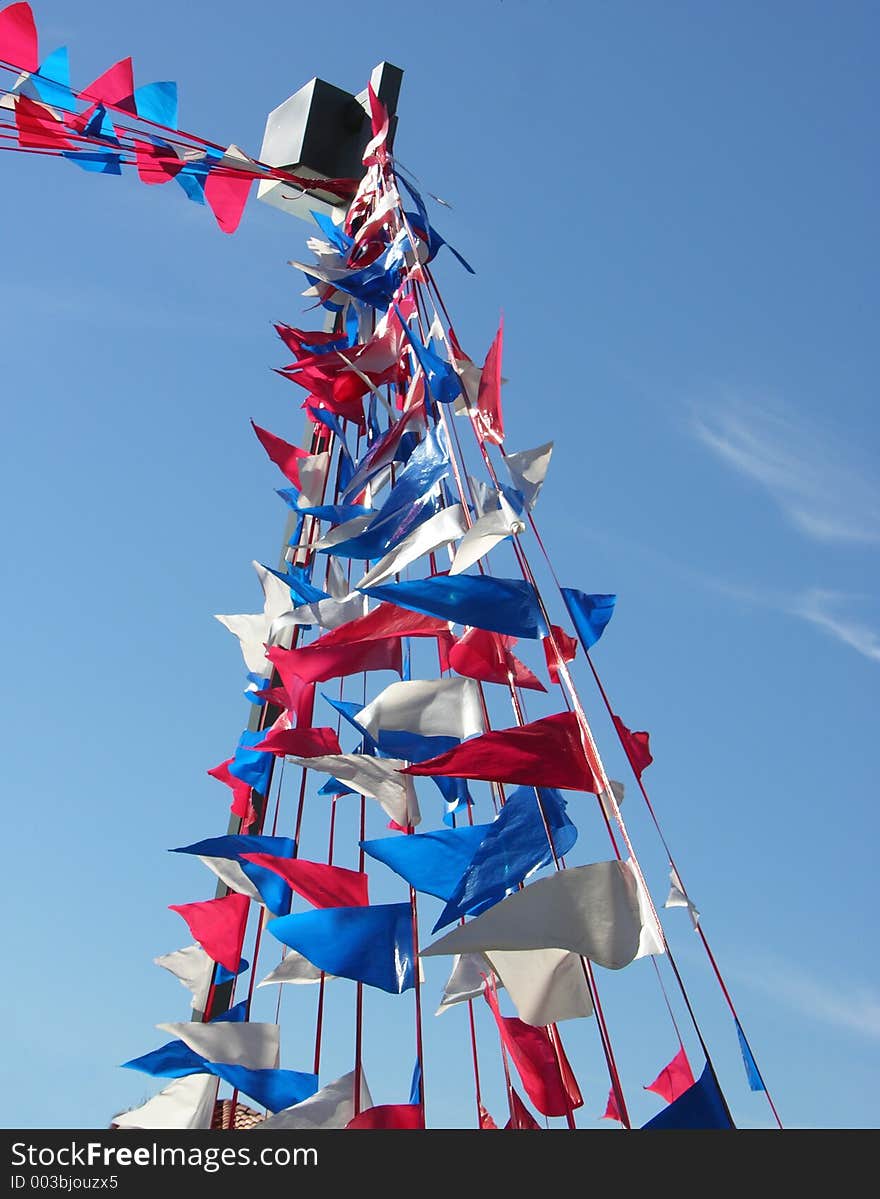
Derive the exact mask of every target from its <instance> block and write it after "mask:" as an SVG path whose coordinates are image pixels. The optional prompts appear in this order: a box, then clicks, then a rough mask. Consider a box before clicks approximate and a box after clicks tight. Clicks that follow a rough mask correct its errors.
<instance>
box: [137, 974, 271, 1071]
mask: <svg viewBox="0 0 880 1199" xmlns="http://www.w3.org/2000/svg"><path fill="white" fill-rule="evenodd" d="M246 965H247V963H245V966H246ZM218 981H219V980H218ZM244 1020H247V1001H246V1000H243V1001H242V1002H241V1003H237V1004H236V1005H235V1007H231V1008H229V1010H228V1011H225V1012H223V1013H221V1015H219V1016H215V1017H214V1019H213V1020H211V1021H210V1023H211V1024H240V1023H242V1021H244ZM122 1069H123V1070H140V1071H141V1073H142V1074H151V1075H152V1076H153V1077H154V1078H183V1077H184V1076H185V1075H187V1074H207V1073H209V1072H211V1070H212V1068H211V1066H209V1065H208V1063H207V1061H206V1060H205V1058H203V1057H202V1055H201V1054H199V1053H196V1052H195V1050H194V1049H190V1047H189V1045H187V1044H186V1043H185V1042H184V1041H181V1040H179V1039H177V1038H175V1039H174V1040H173V1041H168V1042H167V1043H166V1044H165V1045H160V1046H159V1048H158V1049H154V1050H153V1051H152V1052H151V1053H145V1054H144V1055H143V1056H142V1057H134V1058H132V1059H131V1061H130V1062H123V1063H122Z"/></svg>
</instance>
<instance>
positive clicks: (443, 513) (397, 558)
mask: <svg viewBox="0 0 880 1199" xmlns="http://www.w3.org/2000/svg"><path fill="white" fill-rule="evenodd" d="M466 528H467V525H466V523H465V519H464V513H463V511H462V507H461V504H453V505H452V507H450V508H441V509H440V511H439V512H435V513H434V515H433V516H432V517H430V518H429V519H428V520H426V521H425V522H424V523H423V524H420V525H418V526H417V527H416V528H415V529H413V531H412V532H411V533H410V534H409V535H408V536H406V537H404V539H403V541H401V542H400V543H399V544H398V545H396V546H395V547H394V549H393V550H391V552H390V553H388V554H386V555H385V557H384V558H380V559H379V561H378V562H377V563H376V565H375V566H374V567H373V568H372V570H368V571H367V573H366V574H365V575H364V577H363V578H362V579H361V580H360V582H359V583H358V587H376V586H378V585H379V584H380V583H384V581H385V580H386V579H390V578H391V576H392V575H393V574H397V572H398V571H401V570H404V569H405V568H406V567H407V566H409V564H410V562H415V560H416V558H421V557H422V555H423V554H431V553H433V552H434V550H438V549H440V548H441V547H442V546H444V545H449V543H450V542H451V541H454V540H455V538H456V537H460V536H461V535H462V533H464V531H465V529H466Z"/></svg>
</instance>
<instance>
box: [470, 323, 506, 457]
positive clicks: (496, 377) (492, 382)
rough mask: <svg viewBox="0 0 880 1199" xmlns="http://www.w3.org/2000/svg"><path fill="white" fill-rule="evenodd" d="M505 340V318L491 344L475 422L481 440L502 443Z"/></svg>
mask: <svg viewBox="0 0 880 1199" xmlns="http://www.w3.org/2000/svg"><path fill="white" fill-rule="evenodd" d="M503 341H504V319H503V318H502V320H501V323H500V324H499V326H498V332H497V333H496V334H495V340H494V341H493V342H492V344H491V346H489V352H488V354H487V355H486V361H485V362H484V363H483V373H482V374H481V375H480V387H479V390H478V392H477V412H476V418H475V424H476V427H477V434H478V436H479V438H480V441H492V442H494V443H495V445H501V443H502V442H503V441H504V421H503V420H502V417H501V350H502V344H503Z"/></svg>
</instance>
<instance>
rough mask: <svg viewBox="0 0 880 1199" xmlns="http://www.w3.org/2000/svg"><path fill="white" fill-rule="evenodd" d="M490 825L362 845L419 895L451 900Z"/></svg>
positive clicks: (445, 829) (470, 826)
mask: <svg viewBox="0 0 880 1199" xmlns="http://www.w3.org/2000/svg"><path fill="white" fill-rule="evenodd" d="M491 827H492V826H491V825H490V824H475V825H468V824H465V825H462V827H461V828H443V829H435V830H433V831H432V832H430V833H413V834H411V835H410V836H409V837H380V838H378V839H377V840H375V841H361V843H360V844H361V848H362V849H363V851H364V853H367V854H369V855H370V857H371V858H375V859H376V860H377V861H379V862H384V863H385V865H386V866H388V867H389V868H390V869H391V870H393V871H394V873H395V874H399V875H400V877H401V878H403V879H406V881H407V882H408V883H409V885H410V886H411V887H415V889H416V890H417V891H424V892H425V894H426V895H436V897H437V898H438V899H445V900H448V899H449V898H450V896H452V895H454V894H455V890H456V888H457V887H458V885H459V883H460V882H461V877H462V875H463V874H464V872H465V871H466V870H467V868H468V866H469V865H470V862H471V860H472V858H473V856H474V854H475V853H476V852H477V850H478V849H479V847H480V844H481V842H482V841H483V838H484V837H485V836H486V834H487V832H488V831H489V829H490V828H491Z"/></svg>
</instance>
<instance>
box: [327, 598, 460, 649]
mask: <svg viewBox="0 0 880 1199" xmlns="http://www.w3.org/2000/svg"><path fill="white" fill-rule="evenodd" d="M383 637H387V638H391V637H438V638H440V640H441V641H446V642H449V643H451V642H452V641H453V636H452V634H451V633H450V632H449V622H448V621H446V620H441V619H440V618H439V617H438V616H423V615H422V614H421V612H410V611H409V610H408V609H407V608H398V606H397V605H396V604H388V603H384V604H379V606H378V608H374V609H373V610H372V612H368V613H367V615H366V616H358V617H356V618H355V619H354V620H349V621H346V623H345V624H341V625H339V626H338V628H335V629H331V630H330V631H329V632H327V633H324V634H323V635H322V636H321V637H319V638H318V639H317V641H314V642H312V646H311V647H310V648H313V647H318V648H321V649H326V648H327V647H328V646H331V645H352V644H354V643H355V642H358V641H376V640H379V639H380V638H383Z"/></svg>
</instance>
